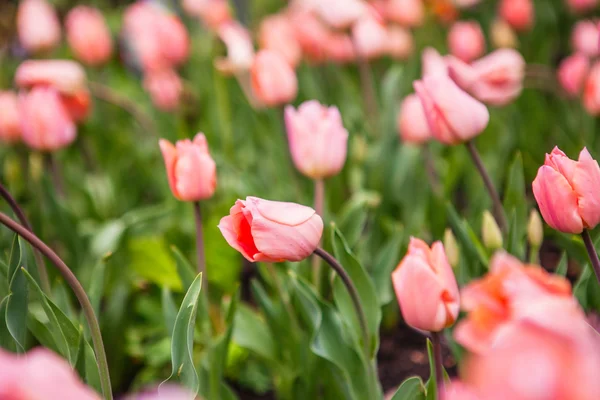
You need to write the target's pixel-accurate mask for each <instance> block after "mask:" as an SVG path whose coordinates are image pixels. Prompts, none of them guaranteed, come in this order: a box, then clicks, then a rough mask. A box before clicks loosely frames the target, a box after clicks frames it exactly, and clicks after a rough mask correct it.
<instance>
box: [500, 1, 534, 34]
mask: <svg viewBox="0 0 600 400" xmlns="http://www.w3.org/2000/svg"><path fill="white" fill-rule="evenodd" d="M499 13H500V16H501V17H502V18H503V19H504V20H505V21H506V22H508V24H509V25H510V26H512V27H513V28H514V29H515V30H517V31H526V30H528V29H530V28H531V27H532V26H533V22H534V18H535V15H534V14H535V10H534V8H533V1H532V0H500V11H499Z"/></svg>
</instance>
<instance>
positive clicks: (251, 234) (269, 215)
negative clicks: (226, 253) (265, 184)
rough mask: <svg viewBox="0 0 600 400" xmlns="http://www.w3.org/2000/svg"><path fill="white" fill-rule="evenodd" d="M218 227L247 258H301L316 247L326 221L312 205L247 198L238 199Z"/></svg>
mask: <svg viewBox="0 0 600 400" xmlns="http://www.w3.org/2000/svg"><path fill="white" fill-rule="evenodd" d="M219 229H220V230H221V233H222V234H223V236H224V237H225V240H227V243H229V245H230V246H231V247H233V248H234V249H236V250H237V251H239V252H240V253H242V255H243V256H244V257H245V258H246V259H247V260H248V261H251V262H257V261H263V262H283V261H301V260H304V259H305V258H307V257H308V256H310V255H311V254H312V253H313V252H314V251H315V250H316V248H317V246H318V244H319V241H320V240H321V235H322V234H323V220H322V219H321V217H320V216H319V215H318V214H317V213H316V212H315V210H313V209H312V208H310V207H305V206H302V205H299V204H295V203H284V202H278V201H269V200H263V199H259V198H257V197H247V198H246V200H238V201H236V203H235V205H234V206H233V207H231V211H230V215H228V216H226V217H223V218H222V219H221V222H220V223H219Z"/></svg>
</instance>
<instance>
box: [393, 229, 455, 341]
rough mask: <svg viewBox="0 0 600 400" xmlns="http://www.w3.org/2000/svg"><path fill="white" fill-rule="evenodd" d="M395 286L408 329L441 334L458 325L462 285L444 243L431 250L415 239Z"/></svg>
mask: <svg viewBox="0 0 600 400" xmlns="http://www.w3.org/2000/svg"><path fill="white" fill-rule="evenodd" d="M392 283H393V285H394V290H395V291H396V297H397V298H398V304H399V305H400V310H401V311H402V316H403V317H404V320H405V321H406V323H407V324H408V325H410V326H412V327H414V328H417V329H423V330H426V331H431V332H439V331H441V330H443V329H444V328H447V327H449V326H451V325H452V324H454V321H456V318H457V316H458V311H459V308H460V300H459V293H458V285H457V284H456V279H455V278H454V273H453V272H452V267H451V266H450V264H449V263H448V260H447V258H446V254H445V252H444V245H443V244H442V243H441V242H435V243H434V244H433V245H432V246H431V249H430V248H429V246H427V244H426V243H425V242H423V241H422V240H419V239H415V238H411V240H410V244H409V246H408V253H407V254H406V256H404V258H403V259H402V261H401V262H400V264H399V265H398V267H397V268H396V270H395V271H394V272H393V273H392Z"/></svg>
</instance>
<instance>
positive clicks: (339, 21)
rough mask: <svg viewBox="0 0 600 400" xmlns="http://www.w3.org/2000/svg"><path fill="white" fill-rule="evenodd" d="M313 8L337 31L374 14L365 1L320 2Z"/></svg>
mask: <svg viewBox="0 0 600 400" xmlns="http://www.w3.org/2000/svg"><path fill="white" fill-rule="evenodd" d="M312 8H313V11H314V12H315V13H316V14H317V15H318V16H319V18H321V19H322V20H323V21H324V22H325V23H326V24H327V25H329V26H331V27H333V28H336V29H344V28H348V27H350V26H352V25H353V24H354V23H355V22H357V21H358V20H359V19H361V18H363V17H365V16H367V14H369V13H370V12H372V10H371V9H370V8H369V6H368V4H366V2H364V1H363V0H328V1H326V2H324V1H320V0H318V1H314V2H313V5H312Z"/></svg>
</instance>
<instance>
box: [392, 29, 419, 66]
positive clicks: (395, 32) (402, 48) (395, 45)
mask: <svg viewBox="0 0 600 400" xmlns="http://www.w3.org/2000/svg"><path fill="white" fill-rule="evenodd" d="M387 36H388V37H387V53H388V54H389V55H390V56H391V57H393V58H395V59H397V60H406V59H408V58H409V57H410V56H411V55H412V54H413V51H414V40H413V36H412V34H411V33H410V31H409V30H407V29H404V28H402V27H400V26H388V27H387Z"/></svg>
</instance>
